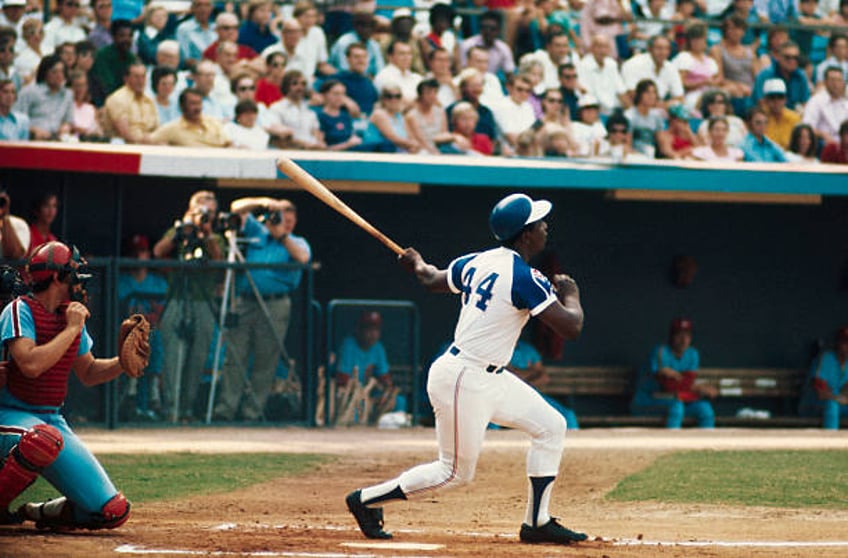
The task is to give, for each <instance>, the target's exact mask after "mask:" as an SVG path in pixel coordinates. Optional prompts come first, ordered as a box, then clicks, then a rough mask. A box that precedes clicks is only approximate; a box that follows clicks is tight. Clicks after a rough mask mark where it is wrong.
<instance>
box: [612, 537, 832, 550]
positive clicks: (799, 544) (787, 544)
mask: <svg viewBox="0 0 848 558" xmlns="http://www.w3.org/2000/svg"><path fill="white" fill-rule="evenodd" d="M602 542H608V543H612V544H613V545H614V546H688V547H695V548H709V547H723V548H848V541H651V540H642V539H610V540H606V539H604V540H603V541H602Z"/></svg>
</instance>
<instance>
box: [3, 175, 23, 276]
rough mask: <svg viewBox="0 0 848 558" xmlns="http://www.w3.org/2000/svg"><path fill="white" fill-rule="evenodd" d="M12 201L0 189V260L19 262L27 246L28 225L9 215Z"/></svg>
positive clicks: (4, 191)
mask: <svg viewBox="0 0 848 558" xmlns="http://www.w3.org/2000/svg"><path fill="white" fill-rule="evenodd" d="M11 205H12V200H11V198H9V194H7V193H6V190H4V189H3V188H2V187H0V258H2V259H4V260H20V259H22V258H23V257H24V256H26V251H27V246H29V225H27V223H26V221H24V220H23V219H21V218H20V217H15V216H14V215H12V213H11Z"/></svg>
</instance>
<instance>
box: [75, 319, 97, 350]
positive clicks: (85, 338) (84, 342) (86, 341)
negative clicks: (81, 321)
mask: <svg viewBox="0 0 848 558" xmlns="http://www.w3.org/2000/svg"><path fill="white" fill-rule="evenodd" d="M93 346H94V341H93V340H92V339H91V335H89V334H88V328H87V327H86V326H82V333H81V334H80V344H79V350H78V351H77V356H81V355H84V354H86V353H90V352H91V348H92V347H93Z"/></svg>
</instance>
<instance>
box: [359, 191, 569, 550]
mask: <svg viewBox="0 0 848 558" xmlns="http://www.w3.org/2000/svg"><path fill="white" fill-rule="evenodd" d="M550 210H551V203H550V202H549V201H546V200H537V201H533V200H531V199H530V198H529V197H528V196H526V195H524V194H512V195H510V196H507V197H505V198H504V199H502V200H501V201H500V202H498V204H497V205H496V206H495V207H494V209H493V210H492V213H491V215H490V217H489V224H490V226H491V229H492V232H493V233H494V235H495V238H496V239H497V240H498V241H500V243H501V245H500V246H499V247H498V248H493V249H491V250H487V251H484V252H476V253H472V254H468V255H465V256H461V257H459V258H457V259H455V260H453V261H452V262H451V263H450V265H449V266H448V268H447V269H438V268H436V267H435V266H433V265H430V264H428V263H426V262H425V261H424V260H423V258H422V257H421V254H419V253H418V252H417V251H416V250H414V249H413V248H407V249H406V250H405V251H404V252H403V254H401V256H400V257H399V262H400V264H401V265H402V266H403V267H404V268H405V269H407V270H408V271H411V272H413V273H415V275H416V277H417V278H418V281H419V282H420V283H421V284H422V285H423V286H424V287H426V288H427V289H428V290H430V291H434V292H452V293H454V294H458V295H460V299H461V304H462V309H461V311H460V314H459V321H458V322H457V324H456V329H455V331H454V338H453V343H452V344H451V345H450V347H449V348H448V350H447V351H445V353H444V354H443V355H442V356H440V357H439V358H438V359H437V360H436V361H435V362H434V363H433V365H432V366H431V367H430V373H429V379H428V382H427V393H428V395H429V397H430V402H431V403H432V405H433V408H434V410H435V414H436V432H437V434H438V443H439V459H438V460H437V461H434V462H432V463H428V464H426V465H419V466H417V467H414V468H412V469H410V470H408V471H406V472H404V473H402V474H401V475H400V476H399V477H397V478H394V479H392V480H389V481H386V482H383V483H381V484H377V485H375V486H369V487H367V488H362V489H360V490H355V491H354V492H352V493H350V494H349V495H348V496H347V499H346V503H347V507H348V509H349V510H350V512H351V513H352V514H353V516H354V517H355V518H356V521H357V523H358V524H359V528H360V530H361V531H362V533H363V534H364V535H365V536H366V537H368V538H371V539H388V538H391V537H392V535H391V534H390V533H387V532H386V531H384V530H383V509H382V507H380V505H381V504H383V503H386V502H391V501H397V500H407V499H408V498H411V497H414V496H419V495H422V494H425V493H427V492H428V491H431V490H435V489H439V488H452V487H455V486H460V485H462V484H466V483H469V482H470V481H471V479H472V478H473V477H474V469H475V467H476V465H477V458H478V457H479V455H480V450H481V447H482V445H483V438H484V436H485V433H486V426H487V425H488V424H489V422H494V423H496V424H500V425H502V426H508V427H510V428H515V429H518V430H521V431H523V432H526V433H527V434H529V435H530V437H531V438H532V443H531V446H530V450H529V452H528V455H527V475H528V477H529V478H530V482H529V498H528V502H527V512H526V515H525V519H524V523H523V524H522V525H521V529H520V531H519V535H520V539H521V541H523V542H525V543H558V544H572V543H575V542H579V541H583V540H586V535H585V534H583V533H576V532H574V531H571V530H570V529H566V528H565V527H563V526H562V525H560V524H559V523H558V522H557V520H556V519H555V518H553V517H551V515H550V513H549V512H548V504H549V502H550V499H551V489H552V487H553V483H554V480H555V479H556V475H557V472H558V471H559V464H560V460H561V458H562V450H563V447H564V445H565V430H566V423H565V419H563V417H562V415H560V414H559V413H558V412H557V411H556V410H555V409H554V408H553V407H551V406H550V405H549V404H548V403H546V402H545V400H544V399H543V398H542V396H541V395H540V394H539V393H538V392H537V391H536V390H534V389H533V388H532V387H530V386H529V385H527V384H526V383H524V382H523V381H521V380H520V379H519V378H518V377H517V376H515V375H513V374H512V373H511V372H509V371H507V370H506V369H505V368H504V367H505V366H506V365H507V364H508V363H509V360H510V357H511V356H512V352H513V350H514V348H515V345H516V342H517V341H518V338H519V336H520V334H521V330H522V328H523V327H524V324H526V323H527V321H528V320H529V319H530V316H536V317H538V318H539V319H540V320H542V321H543V322H544V323H545V324H547V325H548V326H550V327H551V328H552V329H553V330H554V331H556V332H557V333H558V334H559V335H561V336H563V337H564V338H566V339H576V338H577V337H578V336H579V335H580V332H581V330H582V328H583V309H582V307H581V305H580V293H579V290H578V288H577V284H576V283H575V282H574V280H573V279H572V278H571V277H568V276H567V275H557V276H556V277H555V278H554V285H552V284H551V283H550V282H549V281H548V279H547V278H545V276H544V275H542V274H541V273H540V272H539V271H538V270H536V269H533V268H531V267H530V266H529V265H528V264H527V262H528V261H529V260H530V258H531V257H532V256H534V255H535V254H538V253H539V252H541V251H542V249H543V248H544V247H545V242H546V240H547V237H548V225H547V223H546V222H545V221H544V220H543V219H544V217H545V216H546V215H547V214H548V213H549V212H550Z"/></svg>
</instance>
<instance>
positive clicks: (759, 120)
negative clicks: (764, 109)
mask: <svg viewBox="0 0 848 558" xmlns="http://www.w3.org/2000/svg"><path fill="white" fill-rule="evenodd" d="M767 123H768V121H767V120H766V119H765V118H755V119H753V120H751V124H756V125H758V126H765V125H766V124H767Z"/></svg>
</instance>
